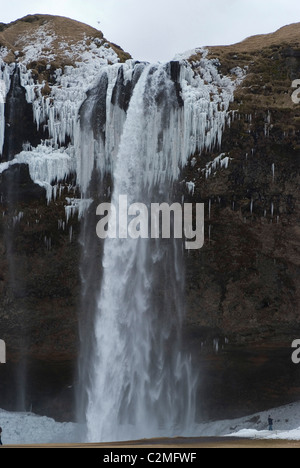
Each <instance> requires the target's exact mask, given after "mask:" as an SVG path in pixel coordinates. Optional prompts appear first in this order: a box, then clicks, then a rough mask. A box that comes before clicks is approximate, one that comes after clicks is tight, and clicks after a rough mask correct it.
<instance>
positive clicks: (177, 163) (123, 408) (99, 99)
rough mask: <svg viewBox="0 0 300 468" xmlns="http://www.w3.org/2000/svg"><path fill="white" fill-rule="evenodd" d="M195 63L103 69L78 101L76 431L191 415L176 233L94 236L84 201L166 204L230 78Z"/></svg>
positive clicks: (135, 430) (105, 430)
mask: <svg viewBox="0 0 300 468" xmlns="http://www.w3.org/2000/svg"><path fill="white" fill-rule="evenodd" d="M199 69H200V71H199V73H198V74H195V73H194V72H193V70H192V67H191V66H190V65H189V64H188V63H187V62H182V63H179V62H170V63H168V64H160V65H149V64H145V63H134V62H133V61H129V62H127V63H126V64H124V65H114V66H113V67H106V68H105V69H103V71H102V74H101V76H100V78H99V84H98V87H96V88H94V89H93V90H91V91H90V92H89V94H88V97H87V99H86V101H85V102H84V103H83V105H82V107H81V111H80V129H79V130H78V131H77V133H76V135H77V137H76V138H75V140H76V147H77V155H78V156H77V158H78V159H77V175H78V183H79V185H80V187H81V190H82V194H83V197H85V198H89V199H94V203H93V204H92V205H91V207H90V210H89V212H88V213H87V214H86V215H85V218H84V221H83V226H84V228H83V231H82V246H83V267H82V279H83V300H82V306H83V308H84V313H83V319H82V321H83V322H84V317H85V316H86V317H87V318H86V320H87V321H88V323H89V325H87V323H83V329H84V330H85V331H82V341H83V345H82V352H81V359H80V371H79V380H80V382H81V397H80V398H81V411H82V408H83V409H84V412H85V419H86V424H87V440H88V441H113V440H124V439H127V440H128V439H129V438H131V439H136V438H143V437H153V436H158V435H164V436H174V435H178V434H180V435H184V434H191V433H192V430H193V427H194V424H195V413H196V391H197V373H196V372H195V369H193V368H192V361H191V357H190V356H189V355H187V354H186V353H185V352H183V350H182V343H181V331H182V323H183V320H184V316H185V304H184V285H185V281H184V278H185V275H184V261H183V244H182V241H181V240H180V241H179V240H174V239H172V240H165V239H163V240H162V239H155V240H154V239H141V238H140V239H106V240H105V241H104V245H103V244H101V246H100V244H99V243H98V242H97V241H96V240H95V232H94V230H95V212H96V204H95V200H98V202H99V200H103V199H106V200H107V199H108V198H111V201H112V203H113V204H114V205H115V206H117V205H118V200H119V197H120V196H121V195H126V196H127V197H128V204H131V203H144V204H146V205H150V204H151V203H162V202H167V203H173V201H174V196H175V195H174V190H173V188H174V183H175V182H176V181H177V180H178V177H179V175H180V171H181V169H182V168H183V167H184V165H185V164H186V163H187V161H188V158H189V156H190V155H192V154H194V153H195V152H196V151H199V152H200V151H201V150H202V149H204V148H206V149H211V148H212V147H214V146H215V145H216V144H218V143H219V144H220V142H221V137H222V131H223V128H224V126H225V124H226V122H227V120H228V116H229V114H228V106H229V103H230V101H231V100H232V98H233V89H234V82H233V80H231V79H229V78H226V77H225V78H224V77H221V76H220V75H219V74H218V72H217V68H216V67H215V66H214V64H212V62H210V61H209V60H206V59H205V57H204V58H203V59H202V60H201V62H200V68H199ZM107 177H108V178H109V181H110V180H111V186H110V183H109V182H107ZM111 188H112V193H111ZM91 232H92V233H91ZM96 249H98V251H97V250H96ZM100 250H101V254H100ZM100 257H101V262H102V265H101V268H99V265H98V262H99V261H100V260H99V258H100ZM91 272H93V273H92V274H91ZM91 327H92V329H93V331H92V332H91ZM82 402H84V403H82Z"/></svg>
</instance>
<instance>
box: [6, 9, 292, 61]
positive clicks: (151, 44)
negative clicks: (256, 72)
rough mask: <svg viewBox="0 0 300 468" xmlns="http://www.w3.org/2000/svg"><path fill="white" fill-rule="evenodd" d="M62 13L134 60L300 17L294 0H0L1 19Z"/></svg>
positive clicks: (166, 56)
mask: <svg viewBox="0 0 300 468" xmlns="http://www.w3.org/2000/svg"><path fill="white" fill-rule="evenodd" d="M34 13H48V14H53V15H61V16H67V17H69V18H72V19H76V20H78V21H82V22H83V23H87V24H89V25H91V26H93V27H95V28H98V29H101V31H102V32H103V33H104V36H105V37H106V38H107V39H108V40H110V41H111V42H114V43H116V44H118V45H120V46H121V47H122V48H123V49H124V50H126V51H127V52H130V53H131V55H132V56H133V57H134V58H135V59H137V60H148V61H151V62H156V61H164V60H171V59H172V58H173V57H174V55H175V54H177V53H180V52H185V51H186V50H189V49H193V48H195V47H199V46H203V45H225V44H233V43H235V42H239V41H241V40H243V39H244V38H246V37H248V36H252V35H254V34H263V33H269V32H273V31H275V30H277V29H279V28H280V27H282V26H285V25H287V24H291V23H297V22H300V2H299V0H26V1H24V0H0V22H3V23H9V22H11V21H14V20H16V19H18V18H21V17H23V16H25V15H27V14H34Z"/></svg>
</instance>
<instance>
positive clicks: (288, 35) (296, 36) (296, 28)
mask: <svg viewBox="0 0 300 468" xmlns="http://www.w3.org/2000/svg"><path fill="white" fill-rule="evenodd" d="M282 44H287V45H292V46H299V45H300V23H294V24H290V25H288V26H284V27H282V28H280V29H278V30H277V31H275V32H274V33H271V34H259V35H257V36H251V37H248V38H247V39H245V40H244V41H242V42H238V43H237V44H233V45H229V46H221V45H220V46H212V47H209V49H210V50H211V51H214V52H215V51H217V50H219V49H222V50H224V51H226V52H248V53H250V52H255V51H259V50H261V49H263V48H265V47H271V46H275V45H282Z"/></svg>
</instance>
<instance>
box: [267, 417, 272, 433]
mask: <svg viewBox="0 0 300 468" xmlns="http://www.w3.org/2000/svg"><path fill="white" fill-rule="evenodd" d="M268 424H269V431H273V419H272V418H271V416H269V418H268Z"/></svg>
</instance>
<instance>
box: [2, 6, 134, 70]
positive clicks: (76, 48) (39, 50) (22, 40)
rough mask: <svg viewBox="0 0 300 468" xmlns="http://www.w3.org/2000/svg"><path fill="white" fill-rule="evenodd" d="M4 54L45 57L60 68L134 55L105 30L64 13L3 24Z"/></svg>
mask: <svg viewBox="0 0 300 468" xmlns="http://www.w3.org/2000/svg"><path fill="white" fill-rule="evenodd" d="M0 31H1V32H0V57H1V58H2V59H3V60H4V61H5V62H8V63H11V62H14V61H17V62H19V63H24V64H26V65H30V63H32V62H39V61H43V60H45V61H46V62H48V63H50V62H56V63H55V65H56V68H58V67H59V66H63V65H74V64H75V63H76V62H78V61H79V62H81V61H85V60H86V59H90V55H92V56H93V57H94V58H97V59H102V60H103V61H104V62H103V63H106V64H107V63H116V62H119V61H124V60H126V59H128V58H130V55H129V54H127V53H125V52H124V51H123V50H122V49H121V47H119V46H116V45H115V44H112V43H110V42H109V41H107V40H106V39H105V38H104V37H103V34H102V32H101V31H99V30H97V29H94V28H92V27H91V26H88V25H86V24H84V23H80V22H78V21H74V20H71V19H69V18H65V17H61V16H51V15H28V16H26V17H24V18H21V19H19V20H17V21H14V22H13V23H10V24H7V25H3V24H2V25H0Z"/></svg>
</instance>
